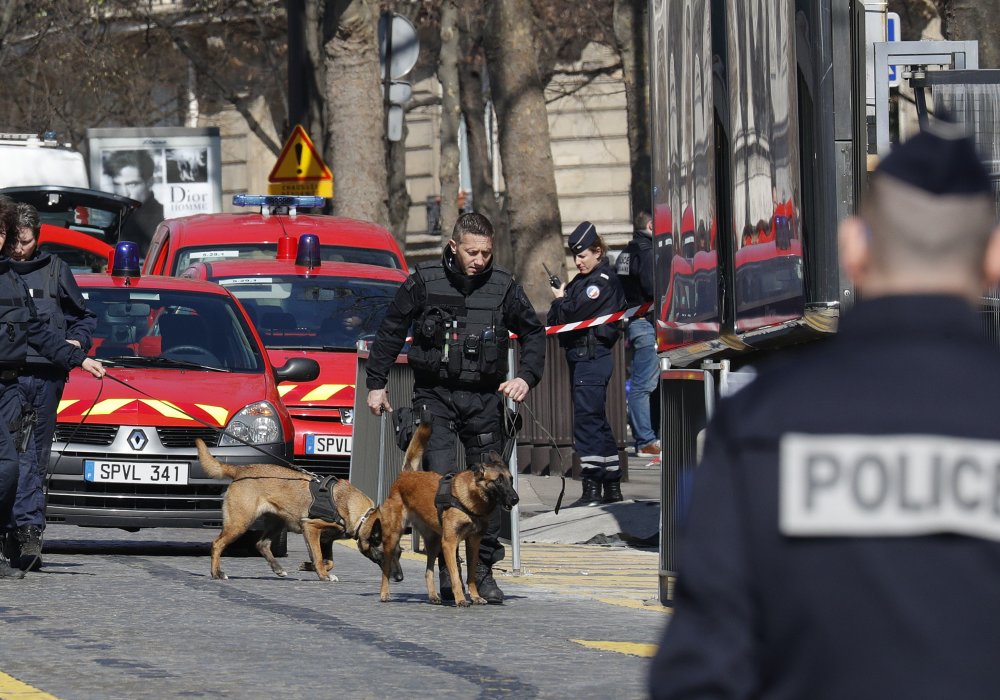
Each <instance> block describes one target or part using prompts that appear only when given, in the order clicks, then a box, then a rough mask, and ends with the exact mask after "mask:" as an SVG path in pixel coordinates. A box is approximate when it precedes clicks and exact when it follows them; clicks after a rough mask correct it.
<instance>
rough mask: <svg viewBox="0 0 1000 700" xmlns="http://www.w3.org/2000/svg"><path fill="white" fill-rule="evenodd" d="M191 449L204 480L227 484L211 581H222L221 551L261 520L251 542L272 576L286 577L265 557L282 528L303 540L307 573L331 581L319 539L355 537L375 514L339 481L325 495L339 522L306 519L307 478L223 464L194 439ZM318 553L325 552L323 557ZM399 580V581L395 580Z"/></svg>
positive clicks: (277, 469) (270, 467) (329, 560)
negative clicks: (309, 564)
mask: <svg viewBox="0 0 1000 700" xmlns="http://www.w3.org/2000/svg"><path fill="white" fill-rule="evenodd" d="M195 444H196V445H197V446H198V458H199V460H200V461H201V466H202V468H203V469H204V470H205V473H206V474H208V475H209V476H210V477H212V478H213V479H232V481H233V483H232V484H230V486H229V488H228V489H227V490H226V496H225V499H224V500H223V502H222V532H220V533H219V536H218V537H216V538H215V541H214V542H212V578H215V579H225V578H227V576H226V574H225V572H223V571H222V569H221V568H219V558H220V557H221V556H222V551H223V550H224V549H225V548H226V547H227V546H229V545H230V544H231V543H232V542H233V541H234V540H236V539H237V538H238V537H239V536H240V535H242V534H243V533H245V532H246V531H247V530H249V529H250V527H251V526H252V525H253V524H254V522H255V521H256V520H257V519H258V518H261V519H263V521H264V523H265V525H264V531H263V533H262V534H261V537H260V539H259V540H258V541H257V551H259V552H260V553H261V556H263V557H264V558H265V559H266V560H267V563H268V564H270V566H271V570H272V571H273V572H274V573H276V574H277V575H278V576H286V575H287V573H286V572H285V570H284V569H283V568H282V566H281V564H279V563H278V561H277V560H276V559H275V558H274V555H273V554H272V553H271V540H272V539H273V538H275V537H276V536H278V534H279V533H280V532H281V530H282V528H286V527H287V528H288V529H289V530H290V531H292V532H301V533H302V534H303V535H304V537H305V540H306V545H307V546H308V547H309V556H310V557H311V558H312V563H313V568H314V569H315V571H316V573H317V574H318V575H319V577H320V579H322V580H326V581H336V580H337V577H336V576H334V575H333V574H332V573H330V569H331V568H332V567H333V554H332V551H331V550H332V546H331V545H329V544H328V545H327V546H326V547H322V548H321V546H320V538H321V536H322V537H323V539H324V540H327V541H332V540H333V539H339V538H343V537H351V536H355V533H356V532H357V526H358V525H361V524H363V521H364V520H365V519H367V517H370V516H372V515H373V514H374V513H375V507H374V506H375V504H374V502H373V501H372V499H370V498H369V497H368V496H366V495H365V494H364V493H362V492H361V491H360V490H358V489H356V488H354V487H353V486H351V484H350V483H349V482H347V481H346V480H345V479H340V480H338V481H337V482H336V483H335V484H334V486H333V488H332V489H331V493H332V499H333V505H334V506H335V508H336V510H337V513H338V514H339V515H340V517H341V519H342V521H343V522H341V523H336V522H330V521H328V520H324V519H321V518H313V517H310V516H309V511H310V509H311V507H312V504H313V494H312V492H311V490H310V488H309V484H310V482H312V481H313V478H312V477H311V476H310V475H309V474H306V473H304V472H299V471H296V470H294V469H288V468H286V467H281V466H278V465H276V464H247V465H242V466H236V465H232V464H225V463H224V462H220V461H219V460H217V459H216V458H215V457H213V456H212V453H211V452H209V451H208V447H206V446H205V443H204V442H202V441H201V440H200V439H199V440H195ZM324 549H326V550H327V551H326V552H324V551H323V550H324ZM324 555H326V556H324ZM369 558H371V557H369ZM373 561H375V560H374V559H373ZM375 563H377V564H378V563H380V562H378V561H376V562H375ZM395 566H396V568H397V569H398V567H399V559H398V557H397V558H396V559H395ZM401 579H402V576H400V579H399V580H401Z"/></svg>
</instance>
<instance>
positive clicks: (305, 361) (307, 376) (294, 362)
mask: <svg viewBox="0 0 1000 700" xmlns="http://www.w3.org/2000/svg"><path fill="white" fill-rule="evenodd" d="M318 376H319V363H318V362H316V360H312V359H310V358H308V357H291V358H289V359H288V362H286V363H285V364H283V365H282V366H281V367H275V368H274V377H275V379H277V380H278V382H279V383H280V382H311V381H312V380H314V379H316V377H318Z"/></svg>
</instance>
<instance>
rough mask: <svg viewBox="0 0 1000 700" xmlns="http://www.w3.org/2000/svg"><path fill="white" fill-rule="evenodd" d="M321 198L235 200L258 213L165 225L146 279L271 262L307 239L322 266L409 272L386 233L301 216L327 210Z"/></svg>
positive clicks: (352, 222) (153, 245)
mask: <svg viewBox="0 0 1000 700" xmlns="http://www.w3.org/2000/svg"><path fill="white" fill-rule="evenodd" d="M323 202H324V200H323V198H322V197H291V196H284V195H236V196H234V197H233V203H234V204H236V205H237V206H246V207H259V210H258V211H256V212H246V213H233V214H199V215H196V216H183V217H180V218H176V219H167V220H166V221H164V222H163V223H161V224H160V225H159V226H158V227H157V229H156V233H155V234H153V240H152V241H151V242H150V244H149V250H148V251H146V258H145V260H144V262H143V268H142V270H143V274H156V275H177V274H180V273H181V272H182V271H184V270H186V269H187V268H188V267H190V266H191V265H193V264H195V263H199V262H210V261H211V262H215V261H221V260H236V259H246V258H251V259H273V258H274V256H275V254H276V252H277V250H278V243H279V242H280V241H282V240H286V241H287V240H289V239H294V240H298V238H299V236H301V235H302V234H304V233H311V234H313V235H315V236H317V237H318V238H319V242H320V255H321V257H322V259H323V260H324V261H330V262H334V261H336V262H355V263H363V264H367V265H378V266H380V267H387V268H391V269H397V270H406V269H407V267H406V260H405V258H404V257H403V251H402V250H400V248H399V244H398V243H397V242H396V239H395V238H394V237H393V235H392V234H391V233H390V232H389V231H387V230H386V229H384V228H382V227H381V226H378V225H376V224H373V223H370V222H367V221H358V220H356V219H346V218H343V217H338V216H323V215H317V214H300V213H298V210H299V209H304V208H317V207H321V206H323Z"/></svg>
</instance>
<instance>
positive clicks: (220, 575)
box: [212, 569, 229, 581]
mask: <svg viewBox="0 0 1000 700" xmlns="http://www.w3.org/2000/svg"><path fill="white" fill-rule="evenodd" d="M212 578H214V579H215V580H216V581H228V580H229V577H228V576H226V572H225V571H222V570H221V569H220V570H219V571H213V572H212Z"/></svg>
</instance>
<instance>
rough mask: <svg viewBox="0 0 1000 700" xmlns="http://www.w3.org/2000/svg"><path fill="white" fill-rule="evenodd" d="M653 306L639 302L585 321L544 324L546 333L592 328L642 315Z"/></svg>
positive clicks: (648, 302) (651, 303)
mask: <svg viewBox="0 0 1000 700" xmlns="http://www.w3.org/2000/svg"><path fill="white" fill-rule="evenodd" d="M652 306H653V302H651V301H647V302H646V303H645V304H639V306H633V307H632V308H631V309H624V310H622V311H616V312H614V313H613V314H605V315H604V316H598V317H596V318H590V319H587V320H586V321H574V322H573V323H563V324H560V325H557V326H546V327H545V333H546V335H554V334H555V333H568V332H569V331H578V330H580V329H581V328H592V327H593V326H601V325H604V324H605V323H614V322H615V321H621V320H622V319H626V318H632V317H633V316H642V315H643V314H645V313H646V312H647V311H649V309H650V308H651V307H652Z"/></svg>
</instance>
